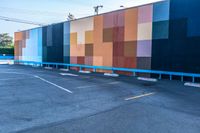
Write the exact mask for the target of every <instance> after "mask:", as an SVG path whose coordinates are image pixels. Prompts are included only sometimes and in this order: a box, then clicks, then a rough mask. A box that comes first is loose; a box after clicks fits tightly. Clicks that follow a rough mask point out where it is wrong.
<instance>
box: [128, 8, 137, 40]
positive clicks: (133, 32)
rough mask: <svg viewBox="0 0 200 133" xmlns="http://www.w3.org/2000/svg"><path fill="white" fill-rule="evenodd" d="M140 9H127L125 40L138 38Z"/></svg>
mask: <svg viewBox="0 0 200 133" xmlns="http://www.w3.org/2000/svg"><path fill="white" fill-rule="evenodd" d="M137 25H138V9H137V8H133V9H128V10H126V11H125V41H135V40H137Z"/></svg>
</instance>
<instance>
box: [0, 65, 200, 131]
mask: <svg viewBox="0 0 200 133" xmlns="http://www.w3.org/2000/svg"><path fill="white" fill-rule="evenodd" d="M10 132H11V133H15V132H16V133H199V132H200V88H194V87H186V86H184V85H183V83H182V82H180V81H168V80H162V81H158V82H147V81H139V80H137V79H136V78H135V77H128V76H120V77H107V76H104V75H103V74H102V73H91V74H81V73H78V72H74V71H70V72H63V71H60V70H46V69H44V68H34V67H30V66H19V65H0V133H10Z"/></svg>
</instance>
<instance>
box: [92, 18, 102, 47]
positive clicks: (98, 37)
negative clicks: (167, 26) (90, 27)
mask: <svg viewBox="0 0 200 133" xmlns="http://www.w3.org/2000/svg"><path fill="white" fill-rule="evenodd" d="M102 43H103V16H102V15H100V16H95V17H94V45H97V44H102Z"/></svg>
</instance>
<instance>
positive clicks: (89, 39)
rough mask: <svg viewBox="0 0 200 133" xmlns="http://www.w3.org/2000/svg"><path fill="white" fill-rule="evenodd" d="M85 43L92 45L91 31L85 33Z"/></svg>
mask: <svg viewBox="0 0 200 133" xmlns="http://www.w3.org/2000/svg"><path fill="white" fill-rule="evenodd" d="M85 43H86V44H88V43H94V41H93V31H86V32H85Z"/></svg>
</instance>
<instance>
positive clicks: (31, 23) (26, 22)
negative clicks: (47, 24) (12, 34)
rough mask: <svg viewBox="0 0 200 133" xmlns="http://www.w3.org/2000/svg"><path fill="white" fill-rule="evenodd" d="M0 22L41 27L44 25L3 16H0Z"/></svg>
mask: <svg viewBox="0 0 200 133" xmlns="http://www.w3.org/2000/svg"><path fill="white" fill-rule="evenodd" d="M0 20H4V21H11V22H17V23H24V24H30V25H37V26H43V25H44V24H42V23H37V22H33V21H28V20H22V19H17V18H9V17H4V16H0Z"/></svg>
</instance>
